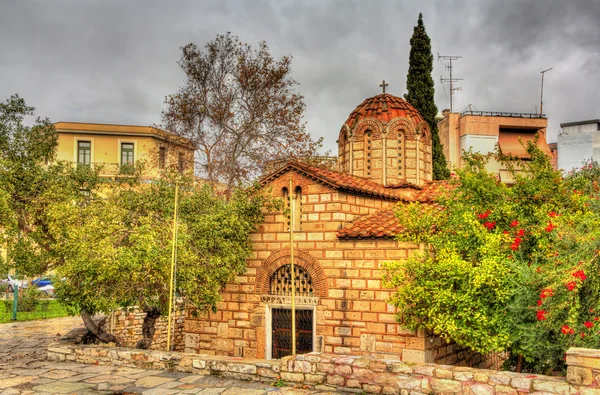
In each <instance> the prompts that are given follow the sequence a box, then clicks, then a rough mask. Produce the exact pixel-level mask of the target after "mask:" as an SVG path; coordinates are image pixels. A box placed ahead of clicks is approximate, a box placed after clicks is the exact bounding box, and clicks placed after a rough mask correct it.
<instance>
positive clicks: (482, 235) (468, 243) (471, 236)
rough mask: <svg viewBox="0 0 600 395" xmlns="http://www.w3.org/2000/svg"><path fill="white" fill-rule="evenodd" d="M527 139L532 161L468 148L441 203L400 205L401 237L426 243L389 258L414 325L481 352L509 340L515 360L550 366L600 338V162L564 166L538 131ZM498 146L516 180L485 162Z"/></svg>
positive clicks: (397, 300)
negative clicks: (554, 162)
mask: <svg viewBox="0 0 600 395" xmlns="http://www.w3.org/2000/svg"><path fill="white" fill-rule="evenodd" d="M526 148H527V152H528V154H529V156H530V159H531V160H529V161H524V162H521V163H522V165H515V162H513V161H511V160H510V159H511V158H507V157H503V156H502V155H500V154H495V155H488V156H482V155H479V154H474V153H468V154H466V155H465V157H464V161H465V163H466V167H465V168H464V169H463V170H458V174H459V177H460V181H458V182H455V183H454V184H453V185H450V187H449V188H448V190H447V192H446V193H445V194H444V196H442V197H441V198H440V199H439V201H438V203H437V205H435V206H429V207H428V206H423V205H420V204H412V205H408V206H401V207H399V208H398V211H397V215H398V217H399V218H401V219H402V223H403V225H404V226H405V228H406V232H404V233H403V234H401V235H399V239H400V240H404V241H412V242H417V243H422V244H421V245H422V249H423V253H421V254H417V255H415V256H412V257H410V258H409V259H407V260H406V261H398V262H393V263H390V264H389V265H388V269H389V270H390V271H389V276H388V278H387V280H388V283H389V285H391V286H394V287H396V288H397V293H396V294H395V295H394V296H393V297H392V299H391V302H392V303H393V304H394V305H395V306H397V307H398V311H399V319H400V320H401V322H402V323H403V324H404V325H406V326H407V327H410V328H413V329H416V328H424V329H427V330H430V331H432V332H433V333H434V334H437V335H440V336H442V337H443V338H445V339H448V340H452V341H455V342H456V343H458V344H459V345H462V346H466V347H469V348H471V349H473V350H475V351H478V352H481V353H488V352H495V351H504V350H508V351H510V353H511V358H510V359H509V361H508V362H507V367H508V368H513V369H514V368H517V367H518V368H519V369H522V370H525V371H530V372H535V373H548V372H550V371H555V370H561V369H564V368H565V365H564V360H563V356H564V352H565V351H566V349H567V348H568V347H571V346H578V347H592V348H597V347H598V346H600V336H599V335H598V330H597V326H598V324H599V321H598V316H599V315H600V314H599V313H598V308H599V307H600V306H599V304H600V292H599V291H600V277H599V276H598V274H597V273H598V266H599V263H598V253H599V251H600V201H599V198H600V188H599V187H598V176H599V175H600V168H599V167H598V165H597V164H595V163H591V164H586V165H585V166H584V167H583V168H582V169H581V170H580V171H579V172H577V173H574V174H571V175H568V176H567V177H566V178H563V177H562V175H561V173H560V172H559V171H555V170H553V169H552V167H551V165H550V163H549V159H548V157H547V156H546V155H545V154H544V153H543V152H541V151H540V150H538V149H537V148H536V146H535V144H534V143H532V142H528V143H527V147H526ZM492 156H493V157H494V159H496V160H498V161H500V162H502V163H503V165H505V166H507V167H509V168H512V174H513V177H514V184H513V185H506V184H504V183H501V182H499V181H498V180H497V179H496V177H495V176H494V175H493V174H491V173H488V172H486V171H485V170H484V165H485V163H486V162H487V161H488V160H490V159H491V157H492ZM424 212H425V214H426V215H423V213H424ZM425 246H427V247H425ZM520 356H521V357H522V358H523V359H524V363H523V364H521V363H518V362H517V361H518V360H519V359H520V358H519V357H520Z"/></svg>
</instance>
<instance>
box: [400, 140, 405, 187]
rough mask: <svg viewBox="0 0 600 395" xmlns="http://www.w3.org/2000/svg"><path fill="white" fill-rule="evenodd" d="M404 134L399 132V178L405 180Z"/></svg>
mask: <svg viewBox="0 0 600 395" xmlns="http://www.w3.org/2000/svg"><path fill="white" fill-rule="evenodd" d="M404 140H405V139H404V133H402V132H401V131H398V178H400V179H402V178H404V166H403V163H404Z"/></svg>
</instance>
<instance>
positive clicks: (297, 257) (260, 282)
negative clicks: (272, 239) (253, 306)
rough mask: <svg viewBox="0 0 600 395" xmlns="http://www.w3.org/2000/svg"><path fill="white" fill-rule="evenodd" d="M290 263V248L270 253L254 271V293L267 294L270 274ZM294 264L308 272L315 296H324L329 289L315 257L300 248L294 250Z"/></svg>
mask: <svg viewBox="0 0 600 395" xmlns="http://www.w3.org/2000/svg"><path fill="white" fill-rule="evenodd" d="M288 263H290V250H289V249H284V250H280V251H277V252H274V253H272V254H271V255H270V256H269V257H268V258H267V259H266V260H265V261H264V262H263V264H262V266H261V267H260V269H258V270H257V271H256V286H255V287H254V289H255V290H256V293H259V294H268V293H269V287H270V282H271V276H272V275H273V273H275V271H276V270H277V269H279V268H280V267H282V266H283V265H287V264H288ZM294 265H298V266H301V267H302V268H303V269H304V270H306V271H307V272H308V274H309V275H310V278H311V279H312V281H313V287H314V289H315V296H318V297H321V298H325V297H327V295H328V292H329V289H328V284H327V278H326V277H325V272H324V271H323V269H322V268H321V265H319V263H318V262H317V260H316V259H315V258H313V257H312V255H310V254H309V253H307V252H304V251H302V250H294Z"/></svg>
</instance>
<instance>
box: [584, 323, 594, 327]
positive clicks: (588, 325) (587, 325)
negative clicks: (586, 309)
mask: <svg viewBox="0 0 600 395" xmlns="http://www.w3.org/2000/svg"><path fill="white" fill-rule="evenodd" d="M583 325H585V327H586V328H593V327H594V323H593V322H591V321H586V322H584V323H583Z"/></svg>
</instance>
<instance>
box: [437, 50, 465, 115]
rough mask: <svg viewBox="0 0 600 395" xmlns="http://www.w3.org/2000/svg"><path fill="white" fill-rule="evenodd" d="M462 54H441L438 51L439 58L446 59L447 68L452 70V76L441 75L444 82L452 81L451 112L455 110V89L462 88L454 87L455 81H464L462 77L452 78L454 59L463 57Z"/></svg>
mask: <svg viewBox="0 0 600 395" xmlns="http://www.w3.org/2000/svg"><path fill="white" fill-rule="evenodd" d="M461 58H462V56H454V55H447V56H444V55H440V54H439V53H438V60H440V59H444V60H447V61H448V63H446V70H448V71H449V72H450V78H443V77H442V76H440V81H441V82H442V84H443V83H444V82H449V83H450V112H453V108H454V104H453V100H452V97H453V96H454V91H457V90H460V88H455V87H454V83H455V82H457V81H462V80H463V79H462V78H452V61H453V60H457V59H461Z"/></svg>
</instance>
